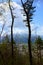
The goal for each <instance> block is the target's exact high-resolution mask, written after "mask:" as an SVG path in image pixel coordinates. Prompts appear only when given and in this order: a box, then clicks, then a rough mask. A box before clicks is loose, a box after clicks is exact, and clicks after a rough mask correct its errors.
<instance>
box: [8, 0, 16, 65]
mask: <svg viewBox="0 0 43 65" xmlns="http://www.w3.org/2000/svg"><path fill="white" fill-rule="evenodd" d="M10 3H11V0H9V1H8V4H9V9H10V13H11V18H12V24H11V46H12V65H14V63H13V58H14V57H13V24H14V18H16V17H15V16H14V15H13V9H12V8H13V7H12V8H11V5H10Z"/></svg>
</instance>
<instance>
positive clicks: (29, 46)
mask: <svg viewBox="0 0 43 65" xmlns="http://www.w3.org/2000/svg"><path fill="white" fill-rule="evenodd" d="M28 30H29V36H28V51H29V59H30V65H32V52H31V27H30V23H29V26H28Z"/></svg>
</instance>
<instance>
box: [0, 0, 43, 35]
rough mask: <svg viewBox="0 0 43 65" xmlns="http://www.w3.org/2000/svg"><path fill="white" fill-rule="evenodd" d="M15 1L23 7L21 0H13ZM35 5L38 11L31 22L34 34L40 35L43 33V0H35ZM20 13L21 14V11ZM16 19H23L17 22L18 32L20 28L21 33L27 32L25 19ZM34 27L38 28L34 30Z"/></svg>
mask: <svg viewBox="0 0 43 65" xmlns="http://www.w3.org/2000/svg"><path fill="white" fill-rule="evenodd" d="M0 1H1V0H0ZM13 1H14V2H16V3H17V4H19V5H20V7H22V6H21V1H20V0H13ZM34 6H36V9H35V10H36V12H35V13H34V16H33V21H32V22H31V29H32V30H33V31H32V34H35V33H37V34H38V35H43V0H35V1H34ZM19 12H20V11H19V10H18V13H19ZM19 15H20V13H19ZM19 17H20V16H19ZM21 17H22V16H21ZM15 21H21V22H17V23H16V22H15V27H16V28H15V29H16V32H18V30H19V33H21V32H22V31H23V32H25V31H26V32H27V28H25V26H24V23H23V20H21V18H19V19H17V20H15ZM21 23H22V24H21ZM34 28H37V30H36V29H35V30H34ZM0 29H1V28H0ZM5 30H6V28H5Z"/></svg>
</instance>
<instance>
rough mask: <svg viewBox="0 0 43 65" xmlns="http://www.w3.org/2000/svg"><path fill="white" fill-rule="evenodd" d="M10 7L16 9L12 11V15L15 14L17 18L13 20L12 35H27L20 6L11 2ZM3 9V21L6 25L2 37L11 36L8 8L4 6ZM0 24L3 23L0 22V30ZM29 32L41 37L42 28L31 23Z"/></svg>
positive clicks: (42, 33)
mask: <svg viewBox="0 0 43 65" xmlns="http://www.w3.org/2000/svg"><path fill="white" fill-rule="evenodd" d="M38 4H39V3H38ZM1 5H3V4H1ZM1 5H0V6H1ZM12 5H13V6H14V7H16V9H15V10H14V11H13V13H15V16H16V17H17V18H15V19H14V27H13V33H14V34H17V33H18V34H23V33H26V34H28V28H26V26H25V25H26V23H24V22H23V19H24V18H25V17H24V18H23V14H21V12H22V11H21V8H22V7H21V6H20V5H18V4H16V3H15V2H13V3H12ZM4 6H5V5H4ZM4 6H3V7H4ZM4 8H5V11H6V12H5V14H4V15H5V17H4V19H5V21H6V25H5V28H4V31H3V34H2V36H3V35H6V33H7V34H11V28H10V26H11V23H12V22H11V21H12V19H11V14H10V11H9V8H8V6H7V5H6V6H5V7H4ZM6 15H7V16H6ZM2 24H3V21H1V22H0V28H1V25H2ZM36 27H38V28H37V29H36ZM40 30H41V31H40ZM31 31H32V34H36V33H37V34H38V35H43V26H40V25H39V24H36V23H34V24H32V23H31Z"/></svg>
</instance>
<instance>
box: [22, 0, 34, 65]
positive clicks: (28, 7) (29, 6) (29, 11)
mask: <svg viewBox="0 0 43 65" xmlns="http://www.w3.org/2000/svg"><path fill="white" fill-rule="evenodd" d="M33 2H34V1H33V0H26V1H25V2H24V3H23V1H22V0H21V3H22V6H23V9H24V12H25V14H24V16H26V20H24V22H27V24H26V26H27V27H28V33H29V35H28V51H29V57H30V65H32V53H31V26H30V22H31V21H32V16H33V13H34V8H35V7H33Z"/></svg>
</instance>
